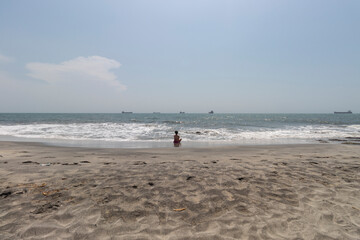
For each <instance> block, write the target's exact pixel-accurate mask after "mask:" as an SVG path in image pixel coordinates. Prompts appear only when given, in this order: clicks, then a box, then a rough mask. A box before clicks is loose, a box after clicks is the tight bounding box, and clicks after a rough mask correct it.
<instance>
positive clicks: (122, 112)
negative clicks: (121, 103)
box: [121, 111, 133, 114]
mask: <svg viewBox="0 0 360 240" xmlns="http://www.w3.org/2000/svg"><path fill="white" fill-rule="evenodd" d="M121 113H123V114H124V113H127V114H128V113H133V112H124V111H122V112H121Z"/></svg>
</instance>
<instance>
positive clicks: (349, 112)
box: [334, 110, 352, 114]
mask: <svg viewBox="0 0 360 240" xmlns="http://www.w3.org/2000/svg"><path fill="white" fill-rule="evenodd" d="M334 114H352V111H350V110H349V111H347V112H334Z"/></svg>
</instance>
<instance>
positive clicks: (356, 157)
mask: <svg viewBox="0 0 360 240" xmlns="http://www.w3.org/2000/svg"><path fill="white" fill-rule="evenodd" d="M0 239H4V240H5V239H9V240H10V239H11V240H13V239H360V147H359V146H356V145H345V144H316V145H278V146H238V147H234V146H231V147H215V148H183V147H180V148H152V149H94V148H66V147H54V146H46V145H42V144H37V143H19V142H0Z"/></svg>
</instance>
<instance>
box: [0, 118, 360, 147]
mask: <svg viewBox="0 0 360 240" xmlns="http://www.w3.org/2000/svg"><path fill="white" fill-rule="evenodd" d="M175 130H177V131H179V135H180V137H181V138H182V139H183V140H182V144H181V146H182V147H203V146H205V147H207V146H221V145H267V144H307V143H320V142H327V141H332V140H334V139H335V140H338V141H342V139H351V138H354V139H355V138H359V137H360V114H218V113H215V114H195V113H185V114H179V113H173V114H165V113H118V114H110V113H107V114H104V113H96V114H95V113H76V114H73V113H68V114H66V113H0V141H23V142H40V143H45V144H48V145H57V146H73V147H99V148H154V147H172V146H173V143H172V141H173V135H174V131H175Z"/></svg>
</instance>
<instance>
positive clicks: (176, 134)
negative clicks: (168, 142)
mask: <svg viewBox="0 0 360 240" xmlns="http://www.w3.org/2000/svg"><path fill="white" fill-rule="evenodd" d="M178 133H179V132H178V131H175V135H174V144H180V142H181V138H180V136H179V135H178Z"/></svg>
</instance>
